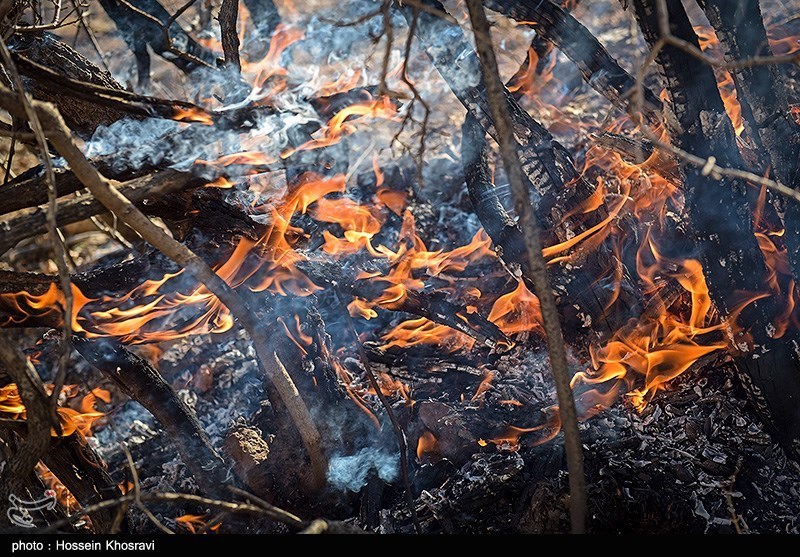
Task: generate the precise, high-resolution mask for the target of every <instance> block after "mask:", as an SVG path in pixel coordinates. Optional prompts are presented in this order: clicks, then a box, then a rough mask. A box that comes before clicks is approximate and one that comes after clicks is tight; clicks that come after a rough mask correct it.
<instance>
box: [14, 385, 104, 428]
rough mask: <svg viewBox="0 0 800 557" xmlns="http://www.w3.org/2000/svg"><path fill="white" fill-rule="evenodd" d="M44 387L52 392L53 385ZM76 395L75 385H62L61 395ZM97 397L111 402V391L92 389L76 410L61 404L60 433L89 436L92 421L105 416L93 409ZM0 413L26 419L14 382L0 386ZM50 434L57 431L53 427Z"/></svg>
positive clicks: (48, 391) (59, 413) (23, 405)
mask: <svg viewBox="0 0 800 557" xmlns="http://www.w3.org/2000/svg"><path fill="white" fill-rule="evenodd" d="M45 389H46V391H47V393H48V395H49V394H52V390H53V385H52V384H49V385H45ZM76 395H77V385H65V386H64V388H63V390H62V396H64V397H66V398H73V397H75V396H76ZM98 399H99V400H102V401H103V402H106V403H109V402H111V393H109V392H108V391H106V390H104V389H100V388H96V389H92V390H91V391H90V392H89V393H87V394H86V395H85V396H84V397H83V398H82V399H81V402H80V405H79V407H78V409H77V410H75V409H74V408H70V407H69V406H63V404H61V405H60V406H59V407H58V410H57V413H58V418H59V421H60V424H61V435H63V436H65V437H66V436H68V435H72V434H73V433H75V432H76V431H77V432H79V433H81V434H82V435H86V436H91V435H92V425H93V424H94V422H96V421H97V420H99V419H100V418H102V417H103V416H105V413H103V412H100V411H99V410H96V409H95V404H96V402H97V400H98ZM0 414H3V415H6V416H7V417H9V418H11V419H14V420H25V419H26V414H27V411H26V409H25V404H24V403H23V402H22V397H21V396H20V394H19V390H18V388H17V385H16V383H10V384H8V385H6V386H4V387H0ZM50 435H52V436H53V437H58V436H59V433H58V432H57V431H56V430H55V429H52V430H51V432H50Z"/></svg>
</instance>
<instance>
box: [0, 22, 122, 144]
mask: <svg viewBox="0 0 800 557" xmlns="http://www.w3.org/2000/svg"><path fill="white" fill-rule="evenodd" d="M8 47H9V49H10V50H11V51H12V52H13V53H14V55H15V57H16V58H17V59H20V58H24V59H25V60H29V61H30V63H31V65H35V66H37V67H39V68H44V69H45V70H49V72H50V73H52V74H54V75H56V76H63V77H64V78H65V79H67V80H76V81H79V82H83V83H90V84H93V85H95V86H98V87H102V88H105V89H110V90H113V91H121V90H122V86H121V85H120V84H119V83H118V82H117V81H116V80H115V79H114V78H113V77H112V76H111V74H109V73H108V72H105V71H103V70H101V69H100V68H98V67H97V66H96V65H95V64H94V63H92V62H91V61H90V60H89V59H87V58H86V57H84V56H83V55H82V54H80V53H79V52H77V51H76V50H74V49H73V48H72V47H70V46H68V45H67V44H65V43H63V42H62V41H60V40H58V39H57V38H56V37H55V35H52V34H50V33H42V34H24V35H15V36H14V37H12V39H11V40H10V41H9V44H8ZM29 67H30V66H29ZM20 70H21V71H22V73H23V76H25V77H32V78H33V79H28V80H26V81H27V83H26V85H27V86H28V87H29V89H30V91H31V93H32V94H33V96H34V97H36V98H37V99H40V100H43V101H47V102H52V103H53V104H55V105H56V106H57V107H58V109H59V111H60V112H61V114H62V115H63V116H64V120H65V121H66V122H67V125H68V126H69V127H70V128H71V129H72V130H74V131H75V132H77V133H78V134H80V135H82V136H84V137H88V136H90V135H91V134H92V133H93V132H94V130H95V129H97V127H98V126H103V125H108V124H111V123H113V122H115V121H117V120H119V119H120V118H122V117H124V116H125V113H123V112H120V111H119V110H118V109H116V108H114V107H109V106H105V107H98V106H97V104H96V103H92V102H87V101H86V100H85V99H80V98H77V97H75V96H70V95H64V92H63V90H62V88H61V87H60V86H59V84H58V83H54V82H53V80H51V81H44V80H40V79H36V76H35V75H34V76H31V75H30V72H25V71H23V68H20Z"/></svg>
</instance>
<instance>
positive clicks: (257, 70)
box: [242, 24, 304, 99]
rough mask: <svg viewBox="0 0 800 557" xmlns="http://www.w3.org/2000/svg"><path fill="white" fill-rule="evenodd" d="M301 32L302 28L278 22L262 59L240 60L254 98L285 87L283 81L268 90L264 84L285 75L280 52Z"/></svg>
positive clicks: (299, 35) (270, 93)
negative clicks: (251, 87) (253, 92)
mask: <svg viewBox="0 0 800 557" xmlns="http://www.w3.org/2000/svg"><path fill="white" fill-rule="evenodd" d="M303 34H304V33H303V30H302V29H299V28H297V27H288V26H286V25H284V24H280V25H278V27H277V28H276V29H275V33H274V34H273V35H272V40H271V42H270V45H269V51H268V52H267V54H266V56H264V58H263V59H262V60H259V61H258V62H253V63H251V62H247V61H242V74H243V75H244V76H245V77H246V78H248V79H249V80H250V82H251V83H252V84H253V88H254V91H256V93H255V97H256V98H258V99H261V98H264V97H269V96H272V95H275V94H277V93H278V92H280V91H281V90H282V89H283V88H284V87H285V83H280V84H276V85H275V86H273V88H272V89H271V90H269V91H265V90H264V86H265V85H266V83H267V82H268V81H269V80H270V79H271V78H284V77H286V75H287V74H288V71H287V70H286V69H285V68H283V67H282V66H281V65H280V58H281V54H283V52H284V51H285V50H286V49H287V48H289V47H290V46H291V45H292V44H294V43H296V42H297V41H299V40H300V39H302V38H303Z"/></svg>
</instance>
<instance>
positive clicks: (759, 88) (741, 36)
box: [700, 0, 800, 284]
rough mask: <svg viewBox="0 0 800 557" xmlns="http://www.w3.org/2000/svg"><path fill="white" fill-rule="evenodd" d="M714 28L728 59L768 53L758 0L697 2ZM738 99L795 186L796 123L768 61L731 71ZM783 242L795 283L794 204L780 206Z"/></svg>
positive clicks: (799, 152)
mask: <svg viewBox="0 0 800 557" xmlns="http://www.w3.org/2000/svg"><path fill="white" fill-rule="evenodd" d="M700 5H701V6H702V7H703V8H704V10H705V12H706V16H707V17H708V20H709V21H710V22H711V24H712V25H713V26H714V29H715V30H716V34H717V37H718V38H719V41H720V44H722V46H723V48H724V50H725V59H726V60H727V61H728V62H735V61H740V60H747V59H752V58H756V57H765V56H772V55H773V53H772V48H771V47H770V45H769V41H768V40H767V32H766V30H765V29H764V23H763V20H762V17H761V9H760V5H759V2H758V0H751V1H749V2H736V3H729V2H725V1H724V0H704V1H700ZM732 73H733V79H734V82H735V83H736V89H737V91H738V93H739V102H740V103H741V104H743V105H747V106H748V108H749V110H748V112H749V113H750V114H751V115H752V124H751V126H752V128H753V129H754V130H755V131H756V133H757V134H758V140H759V144H760V147H761V148H763V149H764V151H765V152H766V154H767V155H768V156H769V161H768V162H769V164H770V167H771V169H772V173H773V175H774V176H775V178H777V179H778V180H779V181H780V182H782V183H783V184H786V185H787V186H790V187H792V188H794V189H800V126H798V125H797V124H796V123H795V121H794V120H793V118H792V116H791V112H790V110H789V103H788V100H787V98H786V87H785V84H784V83H783V80H782V78H781V75H780V72H779V71H778V68H777V66H775V65H774V64H754V65H750V64H744V65H742V66H740V67H735V68H733V70H732ZM765 162H766V161H765ZM784 224H785V227H786V234H785V235H784V240H785V242H786V247H787V249H788V254H789V262H790V264H791V266H792V271H793V275H794V279H795V284H798V283H800V204H797V203H792V202H789V203H788V204H787V206H786V212H785V221H784Z"/></svg>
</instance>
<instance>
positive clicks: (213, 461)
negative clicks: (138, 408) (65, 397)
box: [73, 335, 228, 495]
mask: <svg viewBox="0 0 800 557" xmlns="http://www.w3.org/2000/svg"><path fill="white" fill-rule="evenodd" d="M73 344H74V346H75V348H76V349H77V350H78V352H80V353H81V355H82V356H83V357H84V358H86V360H87V361H88V362H89V363H90V364H91V365H92V366H94V367H95V368H96V369H97V370H99V371H100V372H102V373H103V375H105V376H106V377H108V378H109V379H111V380H112V381H113V382H114V383H116V384H117V385H118V386H119V388H120V389H122V391H123V392H124V393H125V394H127V395H128V396H129V397H131V398H132V399H133V400H135V401H137V402H139V403H140V404H141V405H142V406H144V407H145V408H146V409H147V411H148V412H150V413H151V414H152V415H153V417H155V419H156V420H158V422H159V423H160V424H161V427H163V428H164V431H165V432H166V433H167V435H168V436H169V439H170V440H171V441H172V443H173V444H174V445H175V448H176V449H177V451H178V454H180V455H181V459H182V460H183V463H184V464H185V465H186V466H187V468H189V470H191V472H192V475H193V476H194V478H195V480H197V483H198V485H200V487H201V488H202V489H203V490H204V491H205V492H206V493H209V494H215V495H222V494H223V493H224V492H225V484H226V483H227V482H228V471H227V467H226V465H225V462H224V461H223V460H222V457H221V456H220V455H219V454H218V453H217V451H216V450H215V449H214V447H212V446H211V442H210V441H209V440H208V436H207V435H206V434H205V433H204V432H203V428H202V426H201V425H200V422H199V421H198V420H197V416H196V415H195V414H194V412H192V410H191V409H190V408H189V407H188V406H187V405H186V403H185V402H184V401H183V400H181V398H180V397H179V396H178V395H177V394H176V393H175V391H174V390H173V389H172V387H171V386H170V385H169V383H167V382H166V381H165V380H164V378H163V377H162V376H161V374H160V373H159V372H158V371H157V370H156V369H155V368H154V367H153V366H152V365H150V363H149V362H147V361H146V360H144V359H143V358H141V357H139V356H137V355H135V354H133V353H132V352H131V351H130V350H128V349H126V348H125V347H124V346H123V345H121V344H120V343H118V342H116V341H114V340H111V339H96V340H92V339H87V338H86V337H84V336H82V335H75V336H74V337H73Z"/></svg>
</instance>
